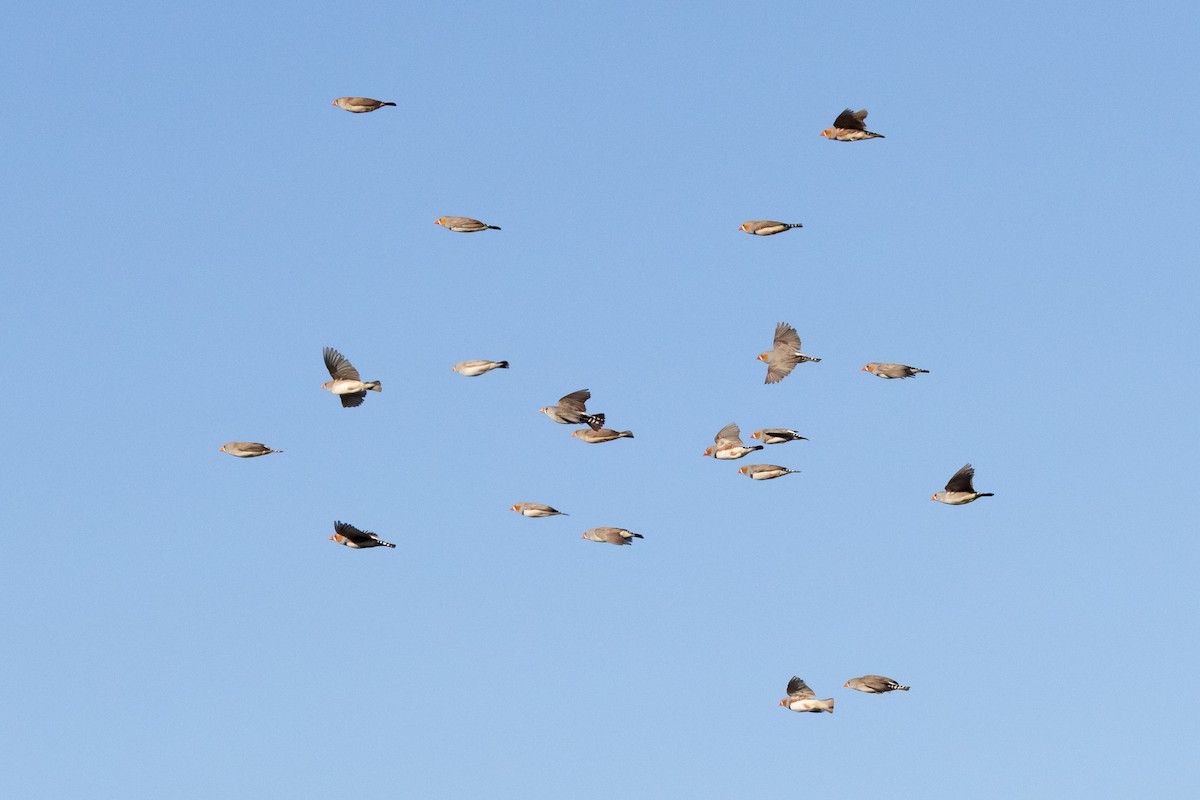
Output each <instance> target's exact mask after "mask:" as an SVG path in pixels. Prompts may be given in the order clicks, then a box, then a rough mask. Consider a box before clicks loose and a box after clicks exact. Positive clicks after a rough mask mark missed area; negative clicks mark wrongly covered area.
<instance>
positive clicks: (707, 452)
mask: <svg viewBox="0 0 1200 800" xmlns="http://www.w3.org/2000/svg"><path fill="white" fill-rule="evenodd" d="M712 451H713V446H712V445H709V446H708V447H706V448H704V455H706V456H711V455H712Z"/></svg>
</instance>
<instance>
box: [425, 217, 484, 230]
mask: <svg viewBox="0 0 1200 800" xmlns="http://www.w3.org/2000/svg"><path fill="white" fill-rule="evenodd" d="M433 224H434V225H441V226H442V227H443V228H445V229H446V230H449V231H455V232H456V233H475V232H476V231H498V230H500V229H499V228H497V227H496V226H495V225H488V224H487V223H486V222H480V221H479V220H477V219H471V218H470V217H438V218H437V219H435V220H434V221H433Z"/></svg>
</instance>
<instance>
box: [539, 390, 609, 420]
mask: <svg viewBox="0 0 1200 800" xmlns="http://www.w3.org/2000/svg"><path fill="white" fill-rule="evenodd" d="M591 399H592V393H591V392H589V391H588V390H587V389H580V390H579V391H577V392H571V393H570V394H568V395H564V396H563V397H561V398H560V399H559V401H558V405H556V406H546V407H545V408H540V409H538V411H540V412H541V413H543V414H545V415H546V416H547V417H549V418H550V419H552V420H554V421H555V422H557V423H559V424H560V425H589V426H591V428H592V429H593V430H600V429H601V428H603V427H604V415H603V414H589V413H587V401H588V400H591Z"/></svg>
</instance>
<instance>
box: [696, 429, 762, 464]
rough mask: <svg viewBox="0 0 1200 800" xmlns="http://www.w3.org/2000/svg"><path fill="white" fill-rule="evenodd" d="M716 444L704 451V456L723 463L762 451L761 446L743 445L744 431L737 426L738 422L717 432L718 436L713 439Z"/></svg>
mask: <svg viewBox="0 0 1200 800" xmlns="http://www.w3.org/2000/svg"><path fill="white" fill-rule="evenodd" d="M713 441H714V442H715V444H713V445H710V446H709V447H708V448H706V449H705V450H704V455H706V456H712V457H714V458H717V459H720V460H722V461H730V460H733V459H735V458H742V457H743V456H745V455H747V454H749V453H753V452H754V451H755V450H762V449H763V447H762V445H761V444H759V445H754V446H753V447H746V446H745V445H744V444H742V430H741V428H739V427H738V426H737V423H736V422H731V423H729V424H728V425H726V426H725V427H724V428H721V430H719V431H717V435H716V436H715V437H714V438H713Z"/></svg>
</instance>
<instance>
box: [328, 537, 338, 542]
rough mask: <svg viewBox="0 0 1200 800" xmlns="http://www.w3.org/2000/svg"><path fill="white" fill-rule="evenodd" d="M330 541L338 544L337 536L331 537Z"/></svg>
mask: <svg viewBox="0 0 1200 800" xmlns="http://www.w3.org/2000/svg"><path fill="white" fill-rule="evenodd" d="M329 541H331V542H336V541H337V537H336V536H330V537H329Z"/></svg>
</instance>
